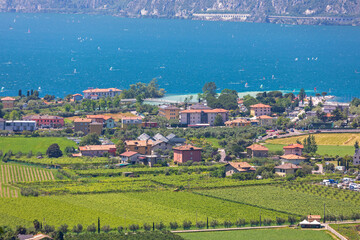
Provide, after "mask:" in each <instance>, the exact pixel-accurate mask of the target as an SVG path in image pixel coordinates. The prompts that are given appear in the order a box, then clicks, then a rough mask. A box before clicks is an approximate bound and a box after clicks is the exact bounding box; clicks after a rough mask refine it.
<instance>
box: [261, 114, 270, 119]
mask: <svg viewBox="0 0 360 240" xmlns="http://www.w3.org/2000/svg"><path fill="white" fill-rule="evenodd" d="M258 119H273V118H272V117H270V116H267V115H262V116H260V117H258Z"/></svg>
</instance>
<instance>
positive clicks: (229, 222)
mask: <svg viewBox="0 0 360 240" xmlns="http://www.w3.org/2000/svg"><path fill="white" fill-rule="evenodd" d="M231 226H232V222H231V221H229V220H225V221H224V227H226V228H229V227H231Z"/></svg>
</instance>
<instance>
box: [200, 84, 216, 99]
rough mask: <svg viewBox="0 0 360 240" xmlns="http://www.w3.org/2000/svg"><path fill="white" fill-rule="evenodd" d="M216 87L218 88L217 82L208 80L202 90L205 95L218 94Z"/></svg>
mask: <svg viewBox="0 0 360 240" xmlns="http://www.w3.org/2000/svg"><path fill="white" fill-rule="evenodd" d="M216 89H217V87H216V84H215V82H207V83H205V85H204V86H203V89H202V90H203V93H204V94H205V95H211V96H216Z"/></svg>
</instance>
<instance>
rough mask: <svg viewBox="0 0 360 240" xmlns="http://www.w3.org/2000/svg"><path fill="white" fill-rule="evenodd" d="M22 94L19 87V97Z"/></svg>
mask: <svg viewBox="0 0 360 240" xmlns="http://www.w3.org/2000/svg"><path fill="white" fill-rule="evenodd" d="M21 96H22V91H21V89H19V97H21Z"/></svg>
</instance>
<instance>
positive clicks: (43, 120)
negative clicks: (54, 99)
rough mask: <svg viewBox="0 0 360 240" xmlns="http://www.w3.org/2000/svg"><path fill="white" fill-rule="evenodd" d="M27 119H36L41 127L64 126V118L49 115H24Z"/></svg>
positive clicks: (24, 118)
mask: <svg viewBox="0 0 360 240" xmlns="http://www.w3.org/2000/svg"><path fill="white" fill-rule="evenodd" d="M23 120H26V121H35V122H36V125H37V126H38V127H39V128H61V127H64V118H62V117H59V116H49V115H28V116H25V117H23Z"/></svg>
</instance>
